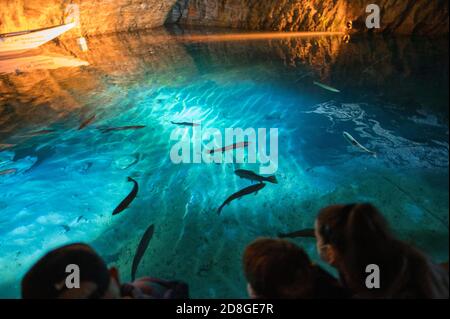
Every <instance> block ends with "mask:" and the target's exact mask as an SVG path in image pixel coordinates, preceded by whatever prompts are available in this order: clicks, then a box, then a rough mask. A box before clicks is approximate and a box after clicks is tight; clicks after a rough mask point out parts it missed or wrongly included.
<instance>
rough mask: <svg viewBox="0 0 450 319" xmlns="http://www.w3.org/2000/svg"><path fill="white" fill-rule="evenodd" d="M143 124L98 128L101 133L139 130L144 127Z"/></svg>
mask: <svg viewBox="0 0 450 319" xmlns="http://www.w3.org/2000/svg"><path fill="white" fill-rule="evenodd" d="M145 127H146V126H145V125H133V126H121V127H109V128H102V129H100V130H101V131H102V132H103V133H107V132H112V131H127V130H140V129H143V128H145Z"/></svg>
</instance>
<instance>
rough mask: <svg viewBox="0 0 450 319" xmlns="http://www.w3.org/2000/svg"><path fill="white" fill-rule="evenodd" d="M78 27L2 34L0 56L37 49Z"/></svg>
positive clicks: (74, 24) (71, 24)
mask: <svg viewBox="0 0 450 319" xmlns="http://www.w3.org/2000/svg"><path fill="white" fill-rule="evenodd" d="M75 26H76V23H75V22H73V23H68V24H63V25H59V26H55V27H50V28H43V29H37V30H30V31H19V32H12V33H5V34H0V56H1V55H11V54H15V53H20V52H24V51H27V50H31V49H35V48H37V47H39V46H41V45H43V44H44V43H47V42H49V41H51V40H53V39H54V38H56V37H59V36H60V35H61V34H63V33H64V32H67V31H69V30H70V29H72V28H73V27H75Z"/></svg>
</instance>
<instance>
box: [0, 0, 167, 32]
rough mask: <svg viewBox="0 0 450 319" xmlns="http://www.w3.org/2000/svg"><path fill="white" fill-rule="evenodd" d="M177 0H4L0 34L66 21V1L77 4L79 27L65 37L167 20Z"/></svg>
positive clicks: (142, 26) (144, 26)
mask: <svg viewBox="0 0 450 319" xmlns="http://www.w3.org/2000/svg"><path fill="white" fill-rule="evenodd" d="M175 2H176V0H114V1H110V0H75V1H65V0H7V1H5V0H3V1H1V10H0V34H1V33H8V32H14V31H22V30H30V29H38V28H43V27H49V26H53V25H58V24H62V23H63V22H64V12H65V8H66V5H67V4H71V3H72V4H78V5H79V8H80V20H81V21H80V22H81V27H80V29H75V30H72V31H70V32H69V33H67V34H66V35H65V37H76V36H79V35H80V34H82V35H94V34H104V33H112V32H117V31H131V30H137V29H145V28H152V27H156V26H161V25H162V24H164V22H165V20H166V17H167V15H168V13H169V12H170V10H171V9H172V6H173V5H174V3H175Z"/></svg>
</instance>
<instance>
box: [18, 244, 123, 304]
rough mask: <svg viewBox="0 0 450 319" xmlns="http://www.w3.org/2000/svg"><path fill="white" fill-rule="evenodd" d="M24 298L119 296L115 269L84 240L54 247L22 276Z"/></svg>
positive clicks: (97, 297) (96, 297)
mask: <svg viewBox="0 0 450 319" xmlns="http://www.w3.org/2000/svg"><path fill="white" fill-rule="evenodd" d="M22 298H24V299H55V298H60V299H99V298H120V285H119V280H118V275H117V270H116V269H115V268H112V269H110V270H108V268H107V266H106V264H105V262H104V261H103V259H102V258H101V257H100V256H99V255H98V254H97V253H96V252H95V251H94V250H93V249H92V248H91V247H89V246H87V245H85V244H72V245H67V246H63V247H60V248H57V249H55V250H53V251H51V252H49V253H48V254H46V255H45V256H44V257H42V258H41V259H40V260H39V261H38V262H37V263H36V264H35V265H34V266H33V267H32V268H31V269H30V270H29V271H28V272H27V274H26V275H25V277H24V278H23V280H22Z"/></svg>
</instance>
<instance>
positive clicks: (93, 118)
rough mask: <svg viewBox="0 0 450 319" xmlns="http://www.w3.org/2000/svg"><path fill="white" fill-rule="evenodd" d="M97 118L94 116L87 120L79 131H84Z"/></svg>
mask: <svg viewBox="0 0 450 319" xmlns="http://www.w3.org/2000/svg"><path fill="white" fill-rule="evenodd" d="M95 118H96V115H92V116H91V117H90V118H88V119H86V120H85V121H84V122H83V123H81V125H80V126H79V127H78V131H80V130H82V129H84V128H85V127H87V126H88V125H89V124H91V123H92V122H93V121H94V120H95Z"/></svg>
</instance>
